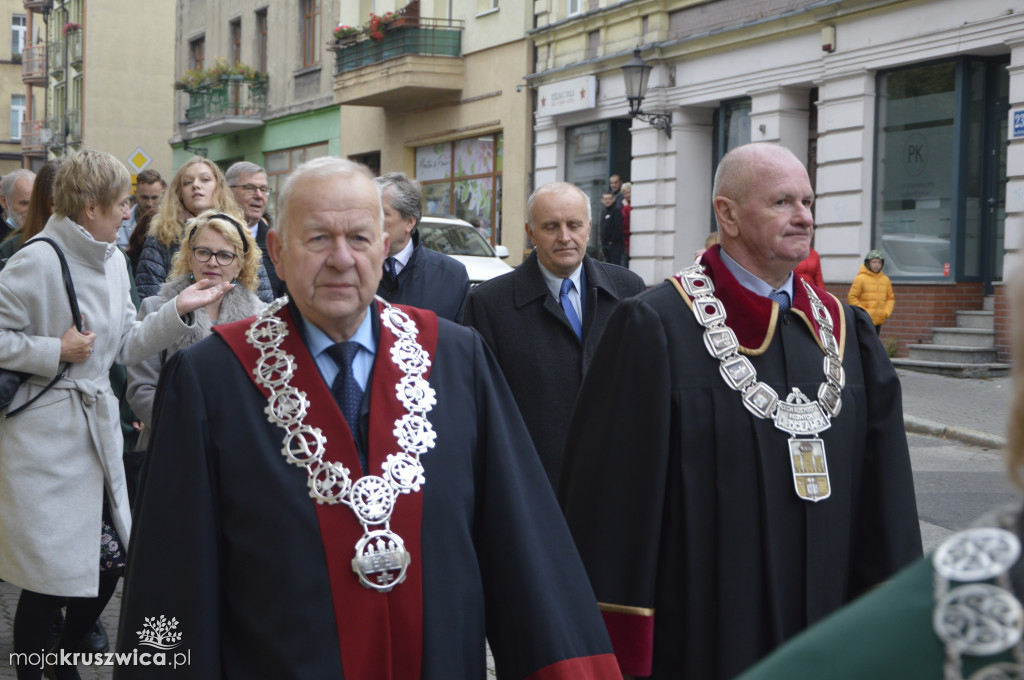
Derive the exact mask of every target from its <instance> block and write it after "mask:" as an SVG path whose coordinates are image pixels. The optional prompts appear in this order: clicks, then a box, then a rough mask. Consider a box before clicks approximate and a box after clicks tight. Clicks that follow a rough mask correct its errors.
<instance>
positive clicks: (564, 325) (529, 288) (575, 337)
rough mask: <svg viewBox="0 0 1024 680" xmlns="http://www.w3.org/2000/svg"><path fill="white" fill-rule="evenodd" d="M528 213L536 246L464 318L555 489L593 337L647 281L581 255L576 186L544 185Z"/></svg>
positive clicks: (488, 286) (585, 202)
mask: <svg viewBox="0 0 1024 680" xmlns="http://www.w3.org/2000/svg"><path fill="white" fill-rule="evenodd" d="M526 210H527V216H528V218H529V221H528V222H527V223H526V233H527V235H528V236H529V238H530V241H531V242H532V243H533V245H534V251H533V252H532V253H530V255H529V257H527V258H526V260H525V261H524V262H523V263H522V264H521V265H519V266H518V267H517V268H516V269H515V270H514V271H511V272H509V273H508V274H503V275H502V276H499V277H497V278H494V279H491V280H490V281H487V282H485V283H482V284H480V285H479V286H477V287H476V288H474V289H473V291H472V292H471V293H470V296H469V302H468V304H467V306H466V319H465V322H466V324H467V325H469V326H472V327H474V328H476V329H477V330H478V331H480V333H481V334H482V335H483V336H484V340H486V341H487V345H488V346H489V347H490V348H491V350H492V351H493V352H494V354H495V356H496V357H497V359H498V364H499V365H500V366H501V370H502V372H503V373H504V374H505V379H506V380H508V383H509V386H510V387H511V388H512V394H513V395H514V396H515V398H516V403H518V404H519V410H520V411H521V412H522V414H523V419H524V420H525V421H526V427H527V428H528V429H529V430H530V435H531V436H532V437H533V443H534V445H535V446H536V447H537V453H538V454H539V455H540V458H541V462H543V463H544V469H545V470H546V471H547V473H548V478H549V479H550V480H551V483H552V485H553V486H555V487H557V485H558V474H559V470H560V469H561V466H562V450H563V448H564V447H565V432H566V428H567V427H568V424H569V417H570V415H571V413H572V407H573V403H574V402H575V401H576V394H577V392H578V391H579V387H580V383H581V382H582V380H583V374H584V373H585V372H586V370H587V367H588V366H589V365H590V360H591V357H592V356H593V353H594V348H595V347H596V346H597V340H598V338H600V337H601V331H603V330H604V326H605V323H606V322H607V320H608V316H609V315H610V314H611V310H612V308H613V307H614V306H615V305H616V304H617V303H618V302H619V300H622V299H624V298H627V297H629V296H631V295H636V294H637V293H640V292H642V291H643V290H644V282H643V280H642V279H641V278H640V277H639V276H638V275H636V274H635V273H633V272H631V271H629V270H628V269H624V268H623V267H618V266H616V265H612V264H607V263H605V262H599V261H597V260H595V259H593V258H591V257H589V256H587V254H586V252H587V244H588V243H589V241H590V228H591V214H590V201H589V199H588V198H587V196H586V194H584V193H583V192H582V191H581V190H580V189H579V188H577V187H576V186H574V185H572V184H568V183H566V182H554V183H552V184H546V185H544V186H542V187H540V188H539V189H537V190H536V191H535V192H534V193H533V195H532V196H530V198H529V200H528V202H527V205H526ZM596 370H613V367H612V366H601V367H597V368H596Z"/></svg>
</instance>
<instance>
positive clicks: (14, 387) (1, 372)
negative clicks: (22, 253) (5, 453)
mask: <svg viewBox="0 0 1024 680" xmlns="http://www.w3.org/2000/svg"><path fill="white" fill-rule="evenodd" d="M40 241H43V242H46V243H49V244H50V245H51V246H53V249H54V250H55V251H57V257H58V259H60V270H61V274H62V275H63V277H64V288H65V289H66V290H67V292H68V299H69V300H70V301H71V318H72V319H73V320H74V322H75V328H77V329H78V332H79V333H81V332H82V313H81V312H80V311H79V309H78V296H77V295H75V284H74V282H73V281H72V280H71V270H70V269H68V261H67V259H66V258H65V257H64V253H63V251H61V249H60V247H59V246H58V245H57V244H56V243H55V242H54V241H53V240H52V239H48V238H46V237H45V236H39V237H37V238H34V239H32V240H31V241H29V242H28V243H26V244H25V245H24V246H22V247H23V248H24V247H26V246H30V245H32V244H33V243H36V242H40ZM6 264H7V261H6V260H4V261H3V263H2V264H0V269H3V265H6ZM68 366H69V364H67V363H65V364H64V366H63V367H61V370H60V372H59V373H58V374H57V375H56V376H54V378H53V380H51V381H50V382H49V383H48V384H47V385H46V387H44V388H43V389H42V391H41V392H39V394H37V395H36V396H34V397H32V398H31V399H29V400H28V401H26V402H25V403H24V404H22V405H21V406H19V407H18V408H16V409H14V410H13V411H10V412H9V413H7V414H6V415H5V416H4V417H5V418H13V417H14V416H16V415H18V414H19V413H21V412H22V411H24V410H25V409H26V408H28V407H29V406H31V405H32V403H33V402H34V401H35V400H36V399H38V398H39V397H41V396H43V395H44V394H45V393H46V391H47V390H49V389H50V388H51V387H53V386H54V385H55V384H57V381H58V380H60V379H62V378H63V377H64V374H65V373H66V372H67V370H68ZM30 375H31V374H30V373H23V372H21V371H15V370H12V369H9V368H0V411H6V410H7V408H8V407H9V406H10V405H11V402H12V401H14V395H15V394H17V393H18V388H19V387H21V385H22V383H24V382H25V381H26V380H28V379H29V376H30Z"/></svg>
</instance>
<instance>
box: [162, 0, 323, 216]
mask: <svg viewBox="0 0 1024 680" xmlns="http://www.w3.org/2000/svg"><path fill="white" fill-rule="evenodd" d="M340 4H341V3H340V2H339V1H338V0H295V1H293V2H286V3H270V2H267V1H266V0H258V1H256V0H223V1H221V2H211V3H207V2H201V1H199V0H178V2H177V40H176V44H177V51H176V54H175V65H176V77H177V80H176V87H177V88H178V89H177V90H176V92H177V96H176V100H175V111H176V112H177V118H176V120H177V121H179V122H178V126H177V128H176V131H175V136H174V139H173V147H174V164H175V167H178V166H180V165H181V164H182V162H184V161H185V160H186V159H187V158H189V157H191V156H192V155H194V154H196V153H201V154H203V155H205V156H207V157H208V158H210V159H211V160H214V161H215V162H217V163H218V164H220V165H221V167H223V168H227V167H228V166H229V165H230V164H231V163H234V162H235V161H239V160H246V161H250V162H253V163H256V164H257V165H260V166H262V167H265V168H266V169H267V175H268V180H269V183H270V186H271V188H272V189H275V190H276V189H279V188H280V186H281V184H282V183H283V181H284V179H285V177H287V176H288V174H289V173H290V172H291V171H292V170H293V169H294V168H295V167H297V166H298V165H299V164H300V163H302V162H303V161H306V160H311V159H313V158H316V157H319V156H326V155H337V154H338V152H339V132H340V131H339V114H338V107H337V105H335V103H334V101H333V89H332V85H333V82H332V74H331V60H330V53H329V52H328V51H327V47H328V44H327V43H328V39H329V38H330V34H331V33H330V32H331V29H332V28H333V26H334V22H335V18H336V17H337V16H338V12H339V5H340ZM274 206H275V197H274V196H273V195H272V196H271V199H270V212H271V214H273V210H274Z"/></svg>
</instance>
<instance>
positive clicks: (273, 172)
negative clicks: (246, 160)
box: [263, 142, 328, 215]
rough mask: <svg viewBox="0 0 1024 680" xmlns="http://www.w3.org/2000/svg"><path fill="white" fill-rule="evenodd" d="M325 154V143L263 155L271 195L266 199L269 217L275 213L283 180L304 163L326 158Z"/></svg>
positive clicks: (326, 149)
mask: <svg viewBox="0 0 1024 680" xmlns="http://www.w3.org/2000/svg"><path fill="white" fill-rule="evenodd" d="M327 153H328V148H327V142H321V143H319V144H311V145H310V146H297V147H294V148H291V149H281V150H280V151H271V152H268V153H266V154H264V155H263V167H264V168H266V169H267V186H269V187H270V189H271V194H270V196H269V197H268V199H267V212H268V213H270V214H271V215H273V214H275V213H276V212H277V196H278V191H280V190H281V187H283V186H284V181H285V179H286V178H287V177H288V175H290V174H291V173H292V171H293V170H295V168H297V167H299V166H300V165H301V164H303V163H305V162H306V161H311V160H313V159H314V158H321V157H323V156H326V155H327Z"/></svg>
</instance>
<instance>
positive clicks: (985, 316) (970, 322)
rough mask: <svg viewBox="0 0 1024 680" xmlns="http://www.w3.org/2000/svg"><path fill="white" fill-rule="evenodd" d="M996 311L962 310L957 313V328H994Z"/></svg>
mask: <svg viewBox="0 0 1024 680" xmlns="http://www.w3.org/2000/svg"><path fill="white" fill-rule="evenodd" d="M995 318H996V315H995V312H991V311H989V312H986V311H973V310H972V311H961V312H957V313H956V325H957V328H983V329H985V330H989V331H990V330H992V329H994V328H995Z"/></svg>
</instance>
